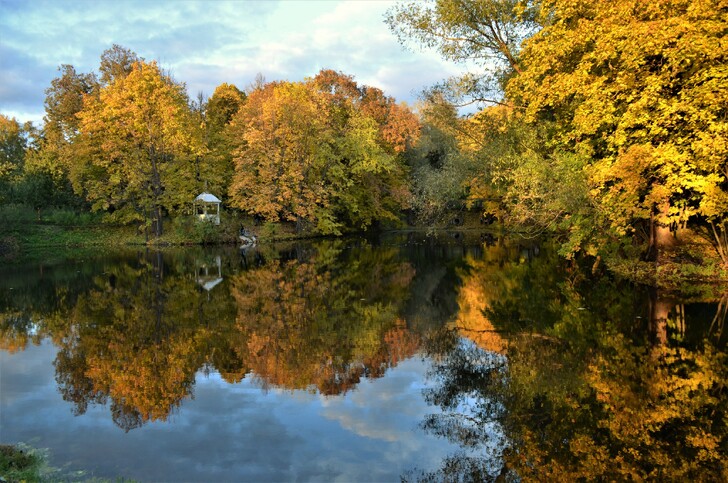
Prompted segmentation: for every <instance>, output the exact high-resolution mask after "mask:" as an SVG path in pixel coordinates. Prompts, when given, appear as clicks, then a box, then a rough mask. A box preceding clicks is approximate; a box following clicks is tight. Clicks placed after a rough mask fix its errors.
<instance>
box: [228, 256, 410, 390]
mask: <svg viewBox="0 0 728 483" xmlns="http://www.w3.org/2000/svg"><path fill="white" fill-rule="evenodd" d="M340 245H341V244H340V243H334V244H328V245H324V244H322V245H320V246H319V247H318V250H317V251H316V253H314V254H301V255H302V256H298V257H288V259H287V260H271V261H270V262H269V263H268V264H266V265H264V266H260V267H257V268H255V269H251V270H249V271H247V272H244V273H241V274H240V275H238V276H235V277H233V280H232V285H231V292H232V294H233V296H234V297H235V300H236V304H237V309H238V316H237V322H236V326H237V328H238V330H239V331H240V332H241V334H244V335H243V336H242V337H240V339H244V340H246V341H247V347H246V349H245V351H246V352H247V354H248V357H249V359H248V360H249V364H250V366H251V367H252V369H253V371H254V372H255V374H256V376H257V377H258V378H260V380H261V381H262V383H263V385H264V386H267V385H275V386H281V387H286V388H289V389H306V388H316V390H318V391H320V392H322V393H324V394H340V393H342V392H345V391H347V390H349V389H351V388H352V387H354V386H355V385H356V384H357V383H358V382H359V381H360V379H361V377H363V376H366V377H379V376H381V375H382V374H383V373H384V371H385V370H386V369H387V368H389V367H392V366H393V365H395V364H396V363H397V362H399V360H401V359H403V358H405V357H409V356H411V355H412V354H413V353H414V352H415V350H416V349H417V346H418V341H417V339H416V337H414V335H413V334H412V333H411V332H409V331H408V330H406V328H405V325H404V322H403V321H401V320H400V319H399V317H398V313H399V312H400V310H401V304H402V303H403V302H404V301H405V300H406V299H407V295H408V288H409V284H410V281H411V279H412V276H413V271H412V268H411V267H410V266H409V265H408V264H406V263H403V262H400V261H398V259H397V252H396V250H390V251H386V250H385V251H383V250H372V249H371V248H362V249H360V250H357V252H356V259H355V260H353V259H347V258H346V257H345V256H343V255H342V254H341V248H340Z"/></svg>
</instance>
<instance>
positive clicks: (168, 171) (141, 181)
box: [71, 62, 202, 236]
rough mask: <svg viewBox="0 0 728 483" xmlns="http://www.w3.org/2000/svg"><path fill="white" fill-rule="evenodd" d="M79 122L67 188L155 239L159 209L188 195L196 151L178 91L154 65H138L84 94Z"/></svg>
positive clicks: (185, 200)
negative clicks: (149, 229)
mask: <svg viewBox="0 0 728 483" xmlns="http://www.w3.org/2000/svg"><path fill="white" fill-rule="evenodd" d="M78 117H79V120H80V125H79V130H80V132H81V143H80V148H79V150H78V151H77V152H78V153H79V157H80V158H81V159H82V160H83V162H79V163H77V165H76V166H75V167H74V170H73V171H72V173H71V175H72V179H73V182H74V187H75V188H76V189H77V190H78V191H79V192H81V191H82V192H83V193H84V194H85V196H86V197H87V199H88V200H89V201H90V202H91V204H92V208H93V209H94V210H103V211H107V212H109V213H112V215H113V216H114V218H116V219H119V220H122V221H132V220H145V221H147V222H151V224H152V226H153V229H154V233H155V234H156V235H157V236H158V235H161V234H162V217H163V216H164V212H165V211H169V212H172V211H175V210H178V209H180V208H181V207H182V206H183V205H184V204H185V203H188V202H189V200H191V199H192V198H193V197H194V191H195V188H194V185H193V183H192V180H193V179H194V170H193V169H192V168H193V164H192V162H191V159H192V157H193V156H194V155H196V154H198V153H199V152H200V151H201V150H202V146H201V143H200V140H199V138H198V137H196V136H195V130H194V128H193V120H192V115H191V112H190V109H189V105H188V102H187V95H186V93H185V90H184V86H183V85H180V84H178V83H176V82H174V81H173V80H172V79H171V78H170V77H169V76H166V75H164V74H163V73H162V72H161V70H160V69H159V67H158V66H157V64H156V63H155V62H151V63H146V62H137V63H135V64H134V65H133V67H132V70H131V72H130V73H129V74H128V75H127V76H126V77H121V78H117V79H116V80H115V81H114V82H113V83H111V84H109V85H107V86H105V87H103V88H102V89H101V91H100V93H99V95H98V96H89V97H87V98H86V99H85V104H84V108H83V110H82V111H81V113H80V114H79V116H78Z"/></svg>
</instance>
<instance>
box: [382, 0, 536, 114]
mask: <svg viewBox="0 0 728 483" xmlns="http://www.w3.org/2000/svg"><path fill="white" fill-rule="evenodd" d="M534 3H536V2H530V1H521V0H432V1H428V2H410V3H399V4H397V5H395V6H394V7H392V8H391V9H390V10H389V11H388V12H387V18H386V22H387V24H388V26H389V28H390V30H392V31H393V32H394V33H395V34H396V35H397V37H398V39H399V41H400V43H402V44H403V45H408V44H410V42H413V41H414V42H416V43H419V44H420V45H422V46H425V47H428V48H432V49H435V50H436V51H437V52H438V53H439V54H440V55H441V56H442V57H443V58H444V59H447V60H450V61H454V62H457V63H462V64H470V65H474V66H476V69H477V70H478V72H471V73H468V74H465V75H462V76H459V77H454V78H451V79H448V80H447V81H445V82H443V83H442V84H441V85H439V86H437V87H436V88H435V89H434V92H439V93H444V94H446V95H447V96H448V98H449V99H450V100H452V101H453V102H456V103H460V102H472V101H480V102H487V103H490V102H496V103H499V102H501V95H502V94H501V93H502V88H503V86H504V84H505V82H506V81H507V79H508V78H509V77H510V76H511V75H512V74H513V72H520V70H521V67H520V59H519V57H520V49H521V42H522V41H523V39H524V38H526V37H527V36H528V35H529V34H531V33H532V32H533V31H534V30H535V28H536V27H537V24H536V13H537V11H538V9H537V8H536V7H535V5H534Z"/></svg>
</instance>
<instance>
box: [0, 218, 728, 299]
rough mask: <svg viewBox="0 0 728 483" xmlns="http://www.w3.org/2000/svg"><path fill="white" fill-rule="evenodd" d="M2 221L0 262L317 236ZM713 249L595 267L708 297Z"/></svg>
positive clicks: (718, 288) (276, 230) (714, 281)
mask: <svg viewBox="0 0 728 483" xmlns="http://www.w3.org/2000/svg"><path fill="white" fill-rule="evenodd" d="M73 221H78V220H71V222H73ZM4 225H5V226H4V229H3V231H2V232H0V261H2V262H4V263H13V262H14V261H23V260H43V261H48V260H53V259H55V258H58V257H59V256H60V257H68V256H83V255H84V254H86V253H88V252H91V251H96V250H99V249H104V248H123V247H127V248H129V247H143V246H146V247H156V248H159V247H168V246H186V245H223V244H237V243H239V239H238V232H239V230H240V227H241V226H245V227H246V229H247V230H248V231H249V232H251V233H254V234H255V235H256V236H257V237H258V238H259V240H261V241H262V242H265V243H270V242H279V241H291V240H301V239H309V238H314V237H317V236H318V235H316V234H315V233H312V232H307V231H302V232H299V231H297V230H296V228H295V225H294V224H293V223H265V224H260V225H257V224H255V223H254V220H253V219H252V218H247V217H228V218H227V219H223V220H222V222H221V224H220V225H211V224H205V223H197V222H196V221H195V220H193V219H192V218H189V217H180V218H176V219H169V220H167V221H166V223H165V231H164V234H163V235H162V236H160V237H153V236H151V235H150V233H149V232H148V231H147V230H145V229H144V227H140V226H135V225H110V224H102V223H99V222H93V221H86V222H84V223H80V224H72V223H66V224H60V223H54V222H49V221H41V222H37V221H31V220H23V221H22V222H21V221H16V222H12V223H5V224H4ZM485 228H488V227H484V226H482V225H480V224H479V223H478V221H477V220H470V219H468V218H467V217H464V218H463V219H462V220H458V223H452V222H449V223H446V224H443V225H442V226H427V227H418V226H391V227H383V231H386V232H389V231H394V232H402V233H405V232H429V233H432V232H437V233H444V234H446V235H447V236H450V237H452V238H453V241H456V240H460V241H463V240H464V239H468V240H470V241H478V240H480V241H484V240H485V241H487V240H490V239H493V238H494V235H493V234H492V233H490V232H485V230H484V229H485ZM490 228H492V227H490ZM489 231H490V229H489ZM59 248H61V249H62V250H59ZM714 252H715V250H714V249H713V247H712V246H711V245H710V244H709V243H708V242H707V241H706V240H705V239H703V238H701V237H699V236H697V235H696V234H692V233H687V234H683V236H682V239H681V243H679V244H677V245H676V246H674V247H672V248H671V249H670V250H668V251H667V252H665V253H664V254H663V256H661V257H660V260H658V261H657V262H645V261H641V260H639V259H638V255H636V254H631V255H632V256H626V257H625V256H617V255H614V256H611V257H605V259H604V260H603V263H601V268H602V269H606V270H607V271H610V272H612V273H614V274H616V275H618V276H620V277H622V278H626V279H628V280H631V281H633V282H635V283H639V284H643V285H650V286H653V287H656V288H658V289H661V290H665V291H668V292H680V293H683V294H687V295H694V296H695V297H697V298H705V297H708V298H714V297H716V296H720V295H722V294H723V293H725V291H726V286H728V270H726V268H725V267H724V266H723V265H722V263H721V260H720V259H719V258H718V256H717V254H715V253H714Z"/></svg>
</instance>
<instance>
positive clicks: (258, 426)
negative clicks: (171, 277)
mask: <svg viewBox="0 0 728 483" xmlns="http://www.w3.org/2000/svg"><path fill="white" fill-rule="evenodd" d="M55 352H56V349H55V348H54V347H53V346H52V345H50V344H44V345H42V346H40V347H29V348H28V349H26V350H25V351H24V352H21V353H18V354H14V355H12V356H9V355H8V354H6V353H0V362H2V366H1V367H0V370H2V372H1V373H0V375H2V380H1V381H0V382H1V383H2V395H1V396H0V397H1V399H0V401H1V402H2V408H1V409H2V410H1V411H0V429H1V434H2V441H3V442H4V443H5V442H16V441H25V442H28V443H31V444H33V445H34V446H38V447H44V448H49V449H50V453H51V458H52V459H51V464H52V465H53V466H57V467H60V466H64V465H67V466H66V468H67V469H68V470H69V471H70V470H78V469H84V470H87V471H88V476H96V477H106V478H114V477H117V476H122V477H126V478H132V479H139V480H143V481H289V480H294V479H296V480H303V481H307V480H319V481H320V480H324V481H372V480H376V481H392V480H398V479H399V475H400V474H402V473H403V472H405V471H407V470H408V469H409V468H411V467H413V466H422V465H423V464H427V463H432V464H437V462H438V461H440V460H441V459H442V458H443V457H444V456H445V455H446V454H448V453H450V452H452V450H453V447H452V446H449V445H448V444H447V443H445V442H444V441H442V440H438V439H435V438H433V437H431V436H427V435H425V434H423V433H422V432H421V431H420V430H419V429H418V424H419V423H420V421H421V420H422V416H423V415H424V414H425V413H427V412H429V411H431V410H432V408H428V407H427V406H426V405H425V403H424V401H423V400H422V394H421V383H420V381H421V380H422V379H423V375H424V373H425V371H426V368H425V367H424V364H423V363H422V362H421V361H419V360H416V359H413V360H408V361H403V362H402V363H401V364H400V365H399V366H397V367H396V368H394V369H392V370H390V371H388V372H387V374H386V375H385V376H384V377H383V378H380V379H375V380H371V381H370V380H363V382H362V384H360V385H359V386H358V387H357V389H355V390H354V391H352V392H350V393H348V394H347V395H345V396H339V397H323V396H319V395H316V394H312V393H308V392H305V391H287V390H278V389H273V390H270V391H268V392H265V391H262V390H261V389H260V388H259V387H257V386H256V385H255V383H254V382H253V381H251V380H250V379H247V378H246V379H244V380H243V381H242V382H240V383H238V384H232V385H231V384H228V383H227V382H225V381H223V380H222V379H221V378H220V376H219V374H217V373H212V374H210V375H209V376H204V375H202V373H198V377H197V381H196V384H195V387H194V398H192V399H185V400H184V401H183V402H182V405H181V407H180V408H179V410H177V411H175V412H174V413H172V414H171V415H170V417H169V420H168V421H166V422H150V423H148V424H146V425H144V426H142V427H141V428H138V429H134V430H131V431H129V432H128V433H124V432H123V431H122V430H120V429H119V428H117V427H116V426H114V424H113V422H112V419H111V414H110V411H109V407H108V406H90V407H89V408H88V411H87V412H86V414H84V415H82V416H78V417H74V416H73V414H72V404H71V403H68V402H66V401H63V400H62V398H61V396H60V394H59V393H58V390H57V387H56V383H55V380H54V373H53V366H52V361H53V359H54V358H55Z"/></svg>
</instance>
